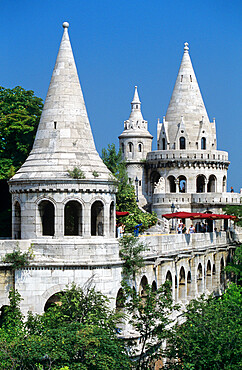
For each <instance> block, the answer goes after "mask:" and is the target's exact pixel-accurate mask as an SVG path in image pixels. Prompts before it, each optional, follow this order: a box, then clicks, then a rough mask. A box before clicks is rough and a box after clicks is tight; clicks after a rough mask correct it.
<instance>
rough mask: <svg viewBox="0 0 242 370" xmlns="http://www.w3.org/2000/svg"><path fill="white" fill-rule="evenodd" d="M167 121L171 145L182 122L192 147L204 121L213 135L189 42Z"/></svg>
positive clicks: (185, 46) (185, 49) (167, 113)
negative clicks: (191, 57)
mask: <svg viewBox="0 0 242 370" xmlns="http://www.w3.org/2000/svg"><path fill="white" fill-rule="evenodd" d="M165 120H166V122H168V131H169V137H170V141H171V143H173V142H175V140H176V137H177V133H178V132H177V130H178V127H179V125H180V122H181V120H183V122H184V125H185V127H186V131H187V133H188V135H189V139H190V141H191V145H192V146H193V145H194V146H195V141H196V140H197V137H198V133H199V129H200V125H201V122H202V121H203V122H204V125H205V126H204V127H205V129H206V131H207V133H208V135H210V134H211V127H210V126H211V124H210V122H209V118H208V114H207V111H206V108H205V105H204V102H203V98H202V95H201V92H200V89H199V85H198V82H197V79H196V75H195V72H194V69H193V66H192V62H191V59H190V55H189V47H188V43H187V42H186V43H185V44H184V54H183V58H182V61H181V65H180V69H179V72H178V75H177V79H176V83H175V86H174V89H173V92H172V96H171V100H170V103H169V106H168V109H167V112H166V116H165Z"/></svg>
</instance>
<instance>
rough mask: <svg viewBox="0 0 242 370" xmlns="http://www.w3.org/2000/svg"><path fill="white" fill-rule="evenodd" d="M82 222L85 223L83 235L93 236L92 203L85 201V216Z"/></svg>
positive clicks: (86, 236)
mask: <svg viewBox="0 0 242 370" xmlns="http://www.w3.org/2000/svg"><path fill="white" fill-rule="evenodd" d="M82 224H83V234H82V235H83V236H84V238H90V236H91V204H90V203H85V205H84V206H83V216H82Z"/></svg>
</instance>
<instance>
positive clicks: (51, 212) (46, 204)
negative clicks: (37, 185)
mask: <svg viewBox="0 0 242 370" xmlns="http://www.w3.org/2000/svg"><path fill="white" fill-rule="evenodd" d="M38 210H39V215H40V219H41V234H42V235H46V236H47V235H48V236H54V235H55V206H54V204H53V202H52V201H51V200H49V199H48V200H47V199H42V200H40V202H39V203H38Z"/></svg>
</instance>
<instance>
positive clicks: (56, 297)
mask: <svg viewBox="0 0 242 370" xmlns="http://www.w3.org/2000/svg"><path fill="white" fill-rule="evenodd" d="M63 294H64V293H63V292H58V293H55V294H53V295H52V296H51V297H50V298H49V299H48V300H47V302H46V304H45V306H44V311H45V312H46V311H47V310H48V309H49V308H50V307H55V305H59V306H60V305H61V299H60V298H61V296H63Z"/></svg>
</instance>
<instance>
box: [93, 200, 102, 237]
mask: <svg viewBox="0 0 242 370" xmlns="http://www.w3.org/2000/svg"><path fill="white" fill-rule="evenodd" d="M91 235H93V236H94V235H99V236H103V235H104V206H103V203H102V202H101V201H100V200H96V201H95V202H94V203H93V204H92V208H91Z"/></svg>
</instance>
